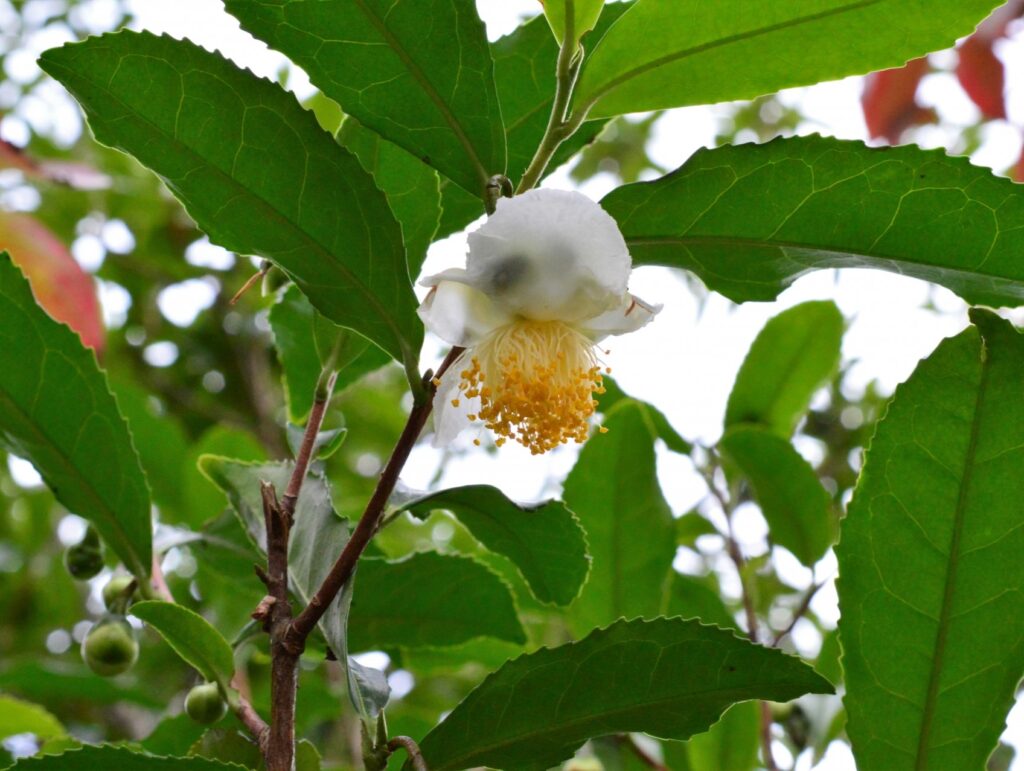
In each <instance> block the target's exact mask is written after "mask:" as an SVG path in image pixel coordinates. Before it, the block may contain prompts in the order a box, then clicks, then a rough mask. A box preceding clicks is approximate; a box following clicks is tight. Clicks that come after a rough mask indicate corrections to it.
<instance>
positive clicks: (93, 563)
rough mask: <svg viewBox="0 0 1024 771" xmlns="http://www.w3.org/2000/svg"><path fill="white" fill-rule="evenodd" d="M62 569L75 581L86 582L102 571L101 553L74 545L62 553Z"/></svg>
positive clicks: (97, 550)
mask: <svg viewBox="0 0 1024 771" xmlns="http://www.w3.org/2000/svg"><path fill="white" fill-rule="evenodd" d="M64 568H65V569H66V570H67V571H68V573H70V574H71V577H72V578H74V579H75V580H76V581H88V580H89V579H90V578H92V577H93V576H95V575H97V574H98V573H99V572H100V571H101V570H103V552H102V551H100V550H99V549H98V548H96V547H94V546H88V545H87V544H81V543H80V544H75V545H74V546H69V547H68V548H67V549H66V550H65V551H64Z"/></svg>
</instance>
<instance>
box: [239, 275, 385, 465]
mask: <svg viewBox="0 0 1024 771" xmlns="http://www.w3.org/2000/svg"><path fill="white" fill-rule="evenodd" d="M270 328H271V329H272V330H273V331H274V347H275V348H276V349H277V358H278V359H279V360H280V362H281V371H282V374H283V379H284V386H285V394H286V395H287V398H288V414H289V417H290V419H291V420H292V421H294V422H296V423H304V422H305V420H306V416H307V415H309V411H310V409H312V407H313V398H314V395H315V394H314V392H315V391H316V383H317V380H318V379H319V378H320V373H321V371H322V370H323V366H324V363H325V360H326V359H327V358H328V357H329V355H330V353H331V348H333V347H334V346H335V345H337V346H338V347H337V351H336V353H335V358H334V366H335V367H336V368H337V371H338V376H337V380H336V382H335V391H336V392H340V391H341V390H342V389H343V388H345V387H347V386H350V385H352V384H353V383H354V382H356V381H357V380H358V379H359V378H361V377H362V376H363V375H365V374H367V373H369V372H372V371H373V370H375V369H378V368H380V367H382V366H384V365H385V364H387V362H388V357H387V355H386V354H385V353H384V352H383V351H381V349H380V348H378V347H377V346H375V345H374V344H373V343H371V342H370V341H369V340H367V339H366V338H365V337H363V336H362V335H360V334H357V333H356V332H353V331H352V330H350V329H345V328H344V327H339V326H338V325H337V324H335V323H333V322H332V321H330V320H328V319H326V318H324V316H323V314H321V313H320V312H319V311H318V310H317V309H316V308H314V307H313V306H312V305H311V304H310V302H309V300H307V299H306V296H305V295H304V294H302V292H301V291H300V290H299V288H298V287H297V286H295V284H291V285H289V286H288V288H287V289H285V290H284V291H283V292H282V293H281V295H280V296H279V297H278V298H277V302H276V303H274V306H273V307H272V308H271V309H270ZM233 457H237V456H233Z"/></svg>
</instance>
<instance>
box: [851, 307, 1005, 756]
mask: <svg viewBox="0 0 1024 771" xmlns="http://www.w3.org/2000/svg"><path fill="white" fill-rule="evenodd" d="M971 315H972V320H973V321H974V323H975V324H976V325H977V328H969V329H967V330H966V331H964V332H963V333H961V334H960V335H957V336H956V337H954V338H951V339H948V340H945V341H944V342H943V343H942V344H941V345H939V347H938V348H937V349H936V351H935V353H933V354H932V355H931V356H930V357H928V358H927V359H925V360H924V361H923V362H922V363H921V364H920V366H919V367H918V368H917V370H916V371H915V372H914V374H913V375H911V377H910V379H909V380H908V381H907V382H906V383H904V384H903V385H901V386H900V387H899V388H897V389H896V394H895V396H894V398H893V400H892V402H891V403H890V406H889V410H888V412H887V414H886V416H885V418H884V419H883V420H882V421H881V423H879V425H878V430H877V433H876V434H875V437H874V439H873V440H872V443H871V448H870V450H869V451H868V453H867V458H866V460H865V464H864V470H863V472H862V474H861V478H860V482H859V483H858V485H857V490H856V493H855V494H854V498H853V501H852V502H851V504H850V508H849V513H848V514H847V516H846V519H845V520H843V532H842V540H841V541H840V544H839V546H838V547H837V549H836V552H837V556H838V558H839V575H840V579H839V586H838V589H839V605H840V609H841V611H842V617H841V619H840V623H839V632H840V642H841V643H842V647H843V667H844V669H845V670H846V691H847V692H846V697H845V704H846V710H847V712H848V713H849V723H848V725H847V731H848V733H849V735H850V739H851V741H852V742H853V752H854V756H855V757H856V758H857V762H858V765H859V766H860V767H861V768H886V769H892V771H900V769H915V770H916V771H920V770H921V769H947V768H949V769H952V768H964V769H967V768H983V767H984V766H985V759H986V757H987V756H988V754H989V753H990V752H991V751H992V749H993V748H994V747H995V746H996V741H997V740H998V738H999V735H1000V734H1001V733H1002V730H1003V722H1004V719H1005V717H1006V713H1007V712H1008V711H1009V709H1010V707H1011V705H1012V704H1013V698H1014V691H1015V690H1016V688H1017V683H1018V682H1019V681H1020V679H1021V674H1022V672H1024V561H1022V560H1021V554H1022V553H1024V528H1022V527H1021V501H1022V500H1024V403H1022V401H1021V398H1020V395H1021V384H1022V383H1024V336H1022V335H1020V334H1019V333H1018V332H1017V331H1016V330H1014V329H1013V327H1012V326H1010V324H1009V323H1007V322H1005V321H1003V320H1002V319H1000V318H998V317H997V316H995V315H993V314H991V313H988V312H985V311H975V312H972V314H971ZM979 333H980V334H979Z"/></svg>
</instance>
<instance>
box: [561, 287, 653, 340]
mask: <svg viewBox="0 0 1024 771" xmlns="http://www.w3.org/2000/svg"><path fill="white" fill-rule="evenodd" d="M660 311H661V306H660V305H648V304H647V303H645V302H644V301H643V300H641V299H640V298H639V297H634V296H633V295H631V294H627V295H626V296H625V297H623V298H622V302H621V303H620V305H619V307H618V308H616V309H615V310H611V311H608V312H607V313H602V314H601V315H600V316H597V317H596V318H593V319H588V320H586V321H584V322H581V323H579V324H576V325H575V326H576V328H577V329H578V330H579V331H580V332H582V333H583V334H585V335H586V336H587V337H589V338H590V339H591V340H593V341H594V342H595V343H596V342H598V341H600V340H603V339H604V338H606V337H608V335H624V334H626V333H627V332H635V331H636V330H638V329H640V327H642V326H644V325H646V324H647V322H649V321H650V320H651V319H653V318H654V317H655V316H656V315H657V314H658V313H659V312H660Z"/></svg>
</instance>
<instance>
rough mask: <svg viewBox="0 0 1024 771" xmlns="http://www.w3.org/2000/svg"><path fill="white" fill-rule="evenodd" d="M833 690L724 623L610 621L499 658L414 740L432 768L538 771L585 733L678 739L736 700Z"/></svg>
mask: <svg viewBox="0 0 1024 771" xmlns="http://www.w3.org/2000/svg"><path fill="white" fill-rule="evenodd" d="M831 690H832V687H831V686H830V685H829V684H828V682H827V681H825V680H824V679H823V678H822V677H820V676H819V675H817V674H816V673H815V672H814V671H813V670H812V669H811V668H810V667H808V666H806V665H805V664H804V663H803V662H801V661H800V660H799V659H796V658H792V657H790V656H786V655H785V654H783V653H781V652H779V651H777V650H772V649H769V648H762V647H760V646H758V645H754V644H752V643H750V642H747V641H746V640H742V639H740V638H738V637H736V636H735V635H733V634H732V632H726V631H723V630H721V629H716V628H714V627H709V626H703V625H701V624H700V623H698V622H696V621H684V620H682V619H664V618H660V619H656V620H654V621H640V620H633V621H619V622H617V623H615V624H613V625H612V626H610V627H608V628H607V629H601V630H598V631H595V632H593V633H592V634H591V635H590V636H588V637H587V638H586V639H585V640H582V641H580V642H578V643H570V644H569V645H563V646H561V647H558V648H543V649H541V650H539V651H537V652H535V653H530V654H527V655H525V656H520V657H519V658H517V659H515V660H514V661H511V662H509V663H508V664H505V666H503V667H502V668H501V669H500V670H498V671H497V672H495V673H494V674H492V675H490V676H489V677H488V678H487V679H486V680H484V682H483V683H481V684H480V686H479V687H477V688H476V690H474V691H473V692H472V693H471V694H470V695H469V696H467V697H466V698H465V699H464V700H463V701H462V703H460V704H459V705H458V706H457V707H456V708H455V709H454V710H452V712H451V714H449V715H448V716H447V717H446V718H445V719H444V722H442V723H441V724H440V725H438V726H437V727H436V728H435V729H434V730H433V731H431V732H430V733H429V734H427V736H426V737H425V738H424V739H423V741H422V742H421V743H420V747H421V749H422V750H423V756H424V759H425V761H426V763H427V766H428V767H429V768H430V769H431V771H452V770H454V769H460V768H472V767H476V766H491V767H494V768H503V769H509V770H510V771H512V770H515V771H520V770H521V771H534V770H536V771H542V769H547V768H551V767H552V766H555V765H557V764H558V763H560V762H561V761H562V760H565V759H566V758H568V757H570V756H571V755H572V754H573V752H574V751H575V750H576V748H578V747H579V746H580V745H581V744H583V742H584V741H586V740H587V739H589V738H591V737H595V736H604V735H606V734H611V733H621V732H625V731H643V732H644V733H648V734H651V735H652V736H657V737H661V738H666V739H686V738H689V737H690V736H692V735H693V734H695V733H699V732H700V731H704V730H707V728H708V727H710V726H711V724H712V723H714V722H715V721H716V720H718V718H719V716H720V715H721V714H722V712H724V711H725V710H726V708H728V707H729V705H731V704H733V703H734V702H736V701H745V700H747V699H770V700H772V701H788V700H790V699H793V698H796V697H797V696H800V695H802V694H804V693H830V692H831ZM407 767H408V766H407Z"/></svg>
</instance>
